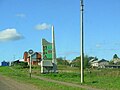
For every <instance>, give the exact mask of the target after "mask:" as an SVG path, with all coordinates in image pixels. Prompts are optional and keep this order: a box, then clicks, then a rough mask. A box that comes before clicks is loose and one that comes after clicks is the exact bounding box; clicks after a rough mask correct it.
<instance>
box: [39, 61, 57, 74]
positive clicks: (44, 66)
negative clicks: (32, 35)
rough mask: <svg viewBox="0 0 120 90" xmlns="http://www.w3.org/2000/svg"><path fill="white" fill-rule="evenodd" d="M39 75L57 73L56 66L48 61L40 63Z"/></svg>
mask: <svg viewBox="0 0 120 90" xmlns="http://www.w3.org/2000/svg"><path fill="white" fill-rule="evenodd" d="M41 73H43V74H44V73H58V71H57V65H55V64H54V63H52V62H51V61H50V60H47V61H46V60H45V61H42V62H41Z"/></svg>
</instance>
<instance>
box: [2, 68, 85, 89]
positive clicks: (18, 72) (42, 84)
mask: <svg viewBox="0 0 120 90" xmlns="http://www.w3.org/2000/svg"><path fill="white" fill-rule="evenodd" d="M26 70H27V69H24V70H23V69H17V68H14V69H11V68H9V67H0V74H2V75H4V76H7V77H10V78H12V79H15V80H17V81H19V82H21V83H28V84H33V85H35V86H37V87H38V89H40V90H85V89H81V88H77V87H72V86H71V87H70V86H65V85H61V84H57V83H52V82H47V81H43V80H39V79H35V78H31V79H30V77H28V73H27V72H25V71H26Z"/></svg>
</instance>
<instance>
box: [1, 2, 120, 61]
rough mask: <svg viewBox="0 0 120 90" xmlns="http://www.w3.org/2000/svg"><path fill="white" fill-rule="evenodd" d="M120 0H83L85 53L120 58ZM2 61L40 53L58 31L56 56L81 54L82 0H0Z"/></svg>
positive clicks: (56, 35)
mask: <svg viewBox="0 0 120 90" xmlns="http://www.w3.org/2000/svg"><path fill="white" fill-rule="evenodd" d="M119 9H120V0H84V32H85V33H84V34H85V36H84V37H85V54H87V55H89V56H97V57H98V58H100V59H101V58H105V59H108V60H110V59H112V56H113V55H114V54H115V53H116V54H118V56H120V50H119V49H120V39H119V35H120V34H119V33H120V30H119V29H120V18H119V16H120V10H119ZM0 11H1V13H0V54H1V55H0V61H3V60H7V61H11V60H13V57H14V56H15V58H16V59H18V58H22V57H23V53H24V51H28V50H29V49H33V50H34V51H38V52H41V39H42V38H46V39H47V40H48V41H49V42H51V25H54V28H55V39H56V51H57V57H66V58H67V59H70V60H72V59H74V58H75V57H76V56H79V55H80V0H0Z"/></svg>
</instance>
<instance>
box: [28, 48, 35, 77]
mask: <svg viewBox="0 0 120 90" xmlns="http://www.w3.org/2000/svg"><path fill="white" fill-rule="evenodd" d="M28 53H29V55H30V70H29V74H30V78H31V73H32V69H31V62H32V58H31V55H32V54H33V53H34V52H33V50H32V49H30V50H29V51H28Z"/></svg>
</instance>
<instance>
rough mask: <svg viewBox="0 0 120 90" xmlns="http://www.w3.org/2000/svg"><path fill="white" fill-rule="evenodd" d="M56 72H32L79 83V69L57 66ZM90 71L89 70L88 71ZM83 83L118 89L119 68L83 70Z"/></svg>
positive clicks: (96, 86)
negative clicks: (57, 70)
mask: <svg viewBox="0 0 120 90" xmlns="http://www.w3.org/2000/svg"><path fill="white" fill-rule="evenodd" d="M58 69H59V73H58V74H39V73H37V72H38V71H37V69H34V71H33V73H34V74H36V75H40V76H43V77H47V78H51V79H55V80H59V81H65V82H70V83H76V84H80V70H79V69H78V68H75V67H73V68H72V67H68V66H63V67H62V66H59V67H58ZM90 71H91V72H90ZM84 81H85V83H84V84H83V85H87V86H90V87H95V88H99V89H105V90H106V89H107V90H120V85H119V84H120V69H91V70H85V72H84Z"/></svg>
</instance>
